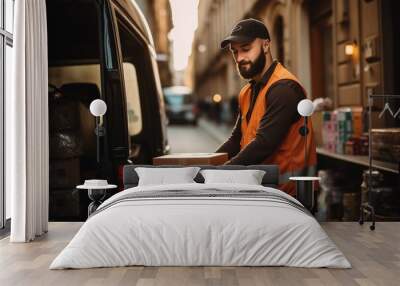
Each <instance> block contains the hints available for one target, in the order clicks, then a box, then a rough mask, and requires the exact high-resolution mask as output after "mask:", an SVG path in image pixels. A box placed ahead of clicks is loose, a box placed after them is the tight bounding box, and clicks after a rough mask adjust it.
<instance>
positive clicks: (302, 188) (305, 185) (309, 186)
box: [289, 176, 321, 214]
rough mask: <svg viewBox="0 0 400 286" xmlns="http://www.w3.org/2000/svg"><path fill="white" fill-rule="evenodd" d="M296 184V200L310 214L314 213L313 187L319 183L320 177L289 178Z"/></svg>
mask: <svg viewBox="0 0 400 286" xmlns="http://www.w3.org/2000/svg"><path fill="white" fill-rule="evenodd" d="M289 180H291V181H295V182H296V199H297V200H298V201H299V202H301V203H302V204H303V206H304V207H306V208H307V209H308V210H309V211H310V212H311V213H312V214H314V212H315V198H314V191H315V190H314V185H315V183H314V182H315V181H320V180H321V178H320V177H308V176H305V177H290V178H289Z"/></svg>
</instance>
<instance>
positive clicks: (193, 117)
mask: <svg viewBox="0 0 400 286" xmlns="http://www.w3.org/2000/svg"><path fill="white" fill-rule="evenodd" d="M163 92H164V98H165V103H166V104H165V105H166V112H167V117H168V120H169V122H170V123H191V124H193V125H197V119H198V116H199V110H198V107H197V104H196V102H195V98H194V95H193V92H192V90H191V89H190V88H188V87H186V86H171V87H166V88H164V90H163Z"/></svg>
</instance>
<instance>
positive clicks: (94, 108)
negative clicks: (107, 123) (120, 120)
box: [90, 99, 107, 117]
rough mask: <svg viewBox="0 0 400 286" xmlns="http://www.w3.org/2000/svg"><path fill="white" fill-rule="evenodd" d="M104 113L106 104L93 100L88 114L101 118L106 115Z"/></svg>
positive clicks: (99, 100)
mask: <svg viewBox="0 0 400 286" xmlns="http://www.w3.org/2000/svg"><path fill="white" fill-rule="evenodd" d="M106 111H107V104H106V103H105V102H104V101H103V100H101V99H95V100H93V101H92V103H91V104H90V113H92V114H93V116H96V117H97V116H102V115H104V114H105V113H106Z"/></svg>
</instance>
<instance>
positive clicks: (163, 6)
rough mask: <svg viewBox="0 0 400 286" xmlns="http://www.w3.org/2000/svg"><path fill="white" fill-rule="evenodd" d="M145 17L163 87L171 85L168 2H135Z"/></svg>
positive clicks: (144, 0)
mask: <svg viewBox="0 0 400 286" xmlns="http://www.w3.org/2000/svg"><path fill="white" fill-rule="evenodd" d="M136 2H137V4H138V5H139V7H140V9H141V10H142V12H143V14H144V15H145V17H146V19H147V21H148V23H149V25H150V29H151V32H152V34H153V39H154V45H155V47H156V52H157V63H158V68H159V72H160V78H161V83H162V85H163V86H170V85H172V83H173V73H172V62H173V60H172V52H171V41H170V40H169V38H168V33H169V32H170V31H171V29H172V27H173V25H172V13H171V7H170V4H169V0H136Z"/></svg>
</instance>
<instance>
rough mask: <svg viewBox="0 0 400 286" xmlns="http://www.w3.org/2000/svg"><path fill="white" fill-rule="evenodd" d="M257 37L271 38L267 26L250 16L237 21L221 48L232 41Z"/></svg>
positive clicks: (250, 39) (243, 40) (246, 40)
mask: <svg viewBox="0 0 400 286" xmlns="http://www.w3.org/2000/svg"><path fill="white" fill-rule="evenodd" d="M255 38H261V39H268V40H269V39H270V37H269V32H268V29H267V27H266V26H265V25H264V23H263V22H261V21H259V20H256V19H253V18H249V19H244V20H241V21H239V22H238V23H236V25H235V27H233V29H232V31H231V34H230V35H229V36H228V37H226V38H225V39H224V40H223V41H222V42H221V49H224V48H226V46H228V45H229V44H230V43H231V42H239V43H240V42H250V41H252V40H254V39H255Z"/></svg>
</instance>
